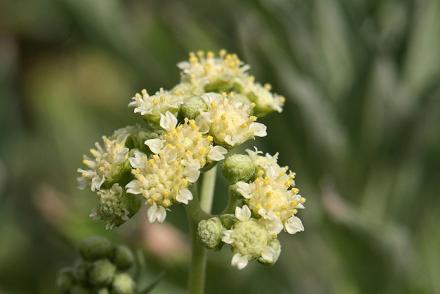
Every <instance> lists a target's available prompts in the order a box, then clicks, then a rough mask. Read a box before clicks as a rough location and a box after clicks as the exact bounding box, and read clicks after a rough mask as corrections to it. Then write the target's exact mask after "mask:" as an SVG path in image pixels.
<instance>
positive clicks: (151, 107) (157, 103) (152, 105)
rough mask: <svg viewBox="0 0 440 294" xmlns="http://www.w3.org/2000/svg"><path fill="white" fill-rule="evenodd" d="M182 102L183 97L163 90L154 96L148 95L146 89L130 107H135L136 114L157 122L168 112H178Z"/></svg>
mask: <svg viewBox="0 0 440 294" xmlns="http://www.w3.org/2000/svg"><path fill="white" fill-rule="evenodd" d="M182 102H183V97H182V96H180V95H176V94H174V93H170V92H169V91H165V90H163V89H162V88H161V89H160V90H159V91H158V92H156V94H154V95H152V96H150V95H148V93H147V91H146V90H145V89H144V90H142V91H141V93H136V95H135V96H134V97H133V98H132V102H130V104H128V105H129V106H132V107H134V113H140V114H141V115H142V116H146V117H147V118H151V119H153V120H155V119H157V118H158V117H159V116H160V115H161V114H162V113H164V112H166V111H173V112H176V111H177V109H178V108H179V106H180V104H182Z"/></svg>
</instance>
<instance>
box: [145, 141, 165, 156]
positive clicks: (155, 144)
mask: <svg viewBox="0 0 440 294" xmlns="http://www.w3.org/2000/svg"><path fill="white" fill-rule="evenodd" d="M145 145H147V146H148V148H150V150H151V152H153V153H156V154H157V153H159V152H160V150H162V148H163V142H162V140H161V139H149V140H146V141H145Z"/></svg>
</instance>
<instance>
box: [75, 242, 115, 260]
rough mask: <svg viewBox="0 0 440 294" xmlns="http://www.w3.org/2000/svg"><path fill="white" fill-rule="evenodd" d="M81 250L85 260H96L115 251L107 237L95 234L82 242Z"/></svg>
mask: <svg viewBox="0 0 440 294" xmlns="http://www.w3.org/2000/svg"><path fill="white" fill-rule="evenodd" d="M79 252H80V254H81V256H82V257H83V258H84V259H85V260H87V261H94V260H98V259H102V258H106V257H110V256H111V254H112V253H113V245H112V243H110V241H109V240H107V239H106V238H103V237H98V236H94V237H90V238H87V239H85V240H84V241H82V242H81V244H80V245H79Z"/></svg>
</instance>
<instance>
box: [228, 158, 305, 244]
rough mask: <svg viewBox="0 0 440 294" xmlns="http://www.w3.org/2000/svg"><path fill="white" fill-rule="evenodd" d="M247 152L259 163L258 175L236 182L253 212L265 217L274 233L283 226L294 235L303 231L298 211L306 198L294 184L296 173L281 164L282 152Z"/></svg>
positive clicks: (270, 230)
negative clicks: (278, 161) (279, 159)
mask: <svg viewBox="0 0 440 294" xmlns="http://www.w3.org/2000/svg"><path fill="white" fill-rule="evenodd" d="M247 152H248V154H249V156H250V157H251V159H252V160H253V162H254V163H255V165H256V166H257V173H256V174H257V177H256V178H255V180H254V181H252V182H250V183H245V182H238V183H236V184H235V187H236V191H237V192H238V193H240V194H241V195H242V196H243V197H244V198H245V201H246V204H247V205H248V206H249V208H250V209H251V210H252V212H253V213H254V214H255V215H259V216H260V217H261V218H262V219H264V221H265V225H266V228H267V229H268V231H269V232H271V233H272V234H275V235H276V234H279V233H280V232H281V230H282V229H283V228H284V229H285V230H286V231H287V232H288V233H291V234H294V233H296V232H300V231H303V230H304V228H303V226H302V224H301V223H300V220H299V218H297V217H295V214H296V213H297V212H298V209H303V208H304V202H305V198H303V197H301V195H299V194H298V192H299V190H298V189H297V188H296V187H295V186H294V185H295V181H294V178H295V175H294V173H292V172H289V171H288V168H287V167H280V166H279V165H278V163H277V158H278V154H275V155H274V156H271V155H269V154H266V155H265V156H262V155H261V152H259V151H258V150H255V151H251V150H247Z"/></svg>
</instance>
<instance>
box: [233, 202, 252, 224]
mask: <svg viewBox="0 0 440 294" xmlns="http://www.w3.org/2000/svg"><path fill="white" fill-rule="evenodd" d="M235 217H236V218H238V219H239V220H240V221H247V220H248V219H249V218H250V217H251V211H250V209H249V207H248V206H247V205H243V207H241V208H240V207H236V208H235Z"/></svg>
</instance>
